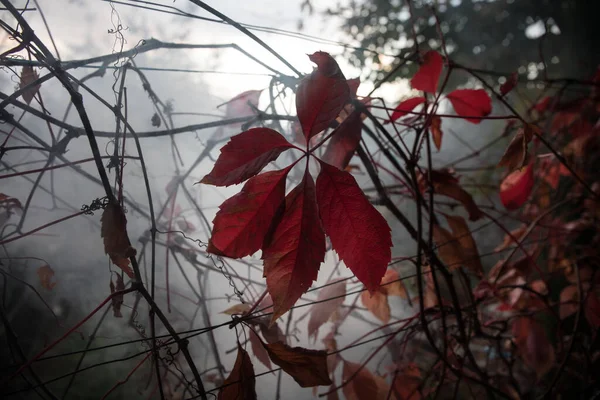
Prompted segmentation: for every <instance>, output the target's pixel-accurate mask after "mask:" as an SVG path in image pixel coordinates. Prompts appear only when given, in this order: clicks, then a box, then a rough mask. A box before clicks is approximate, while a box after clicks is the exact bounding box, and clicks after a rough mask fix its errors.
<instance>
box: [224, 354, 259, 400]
mask: <svg viewBox="0 0 600 400" xmlns="http://www.w3.org/2000/svg"><path fill="white" fill-rule="evenodd" d="M218 399H219V400H256V378H255V377H254V367H253V366H252V361H250V357H249V356H248V353H246V350H244V349H243V348H242V346H240V344H239V343H238V353H237V357H236V359H235V365H234V366H233V370H231V373H230V374H229V376H228V377H227V379H225V382H224V386H223V387H222V388H221V390H219V397H218Z"/></svg>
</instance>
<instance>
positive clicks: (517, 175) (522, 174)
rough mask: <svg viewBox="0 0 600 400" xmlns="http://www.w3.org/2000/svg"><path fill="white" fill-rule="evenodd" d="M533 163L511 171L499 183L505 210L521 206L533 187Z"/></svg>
mask: <svg viewBox="0 0 600 400" xmlns="http://www.w3.org/2000/svg"><path fill="white" fill-rule="evenodd" d="M533 184H534V179H533V165H532V164H529V165H528V166H526V167H525V168H524V169H522V170H517V171H513V172H512V173H511V174H510V175H508V176H507V177H506V178H504V180H503V181H502V183H501V184H500V200H501V201H502V204H504V207H506V209H507V210H516V209H517V208H519V207H521V206H522V205H523V204H525V202H526V201H527V199H529V195H530V194H531V190H532V189H533Z"/></svg>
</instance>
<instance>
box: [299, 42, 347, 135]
mask: <svg viewBox="0 0 600 400" xmlns="http://www.w3.org/2000/svg"><path fill="white" fill-rule="evenodd" d="M309 58H310V60H311V61H312V62H314V63H315V64H317V69H316V70H314V71H313V72H312V74H310V75H308V76H306V77H304V78H303V79H302V80H301V81H300V84H299V85H298V91H297V92H296V112H297V114H298V119H299V120H300V124H301V125H302V131H303V132H304V137H305V138H306V140H307V141H308V140H309V139H310V138H312V137H313V136H314V135H316V134H317V133H319V132H321V131H323V130H324V129H326V128H327V127H328V126H329V124H330V123H331V122H332V121H333V120H334V119H335V117H337V116H338V114H339V113H340V111H342V108H344V105H345V104H346V103H348V102H349V101H350V88H349V87H348V83H347V82H346V78H345V77H344V74H343V73H342V72H341V70H340V67H339V66H338V64H337V62H335V60H334V59H333V57H331V56H330V55H329V54H327V53H324V52H322V51H319V52H316V53H314V54H312V55H310V56H309Z"/></svg>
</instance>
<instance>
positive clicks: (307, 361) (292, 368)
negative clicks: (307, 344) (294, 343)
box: [264, 342, 331, 387]
mask: <svg viewBox="0 0 600 400" xmlns="http://www.w3.org/2000/svg"><path fill="white" fill-rule="evenodd" d="M264 346H265V348H266V349H267V351H268V352H269V357H270V358H271V361H273V362H274V363H275V364H277V365H279V366H280V367H281V368H282V369H283V370H284V371H285V372H287V373H288V374H289V375H290V376H291V377H292V378H294V380H295V381H296V382H298V384H299V385H300V386H302V387H312V386H320V385H331V379H329V373H328V372H327V352H325V351H323V350H309V349H304V348H302V347H290V346H288V345H286V344H284V343H282V342H277V343H271V344H264Z"/></svg>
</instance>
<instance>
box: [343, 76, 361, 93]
mask: <svg viewBox="0 0 600 400" xmlns="http://www.w3.org/2000/svg"><path fill="white" fill-rule="evenodd" d="M346 83H347V84H348V89H349V90H350V97H352V98H356V92H358V87H359V86H360V78H352V79H348V80H346Z"/></svg>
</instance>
